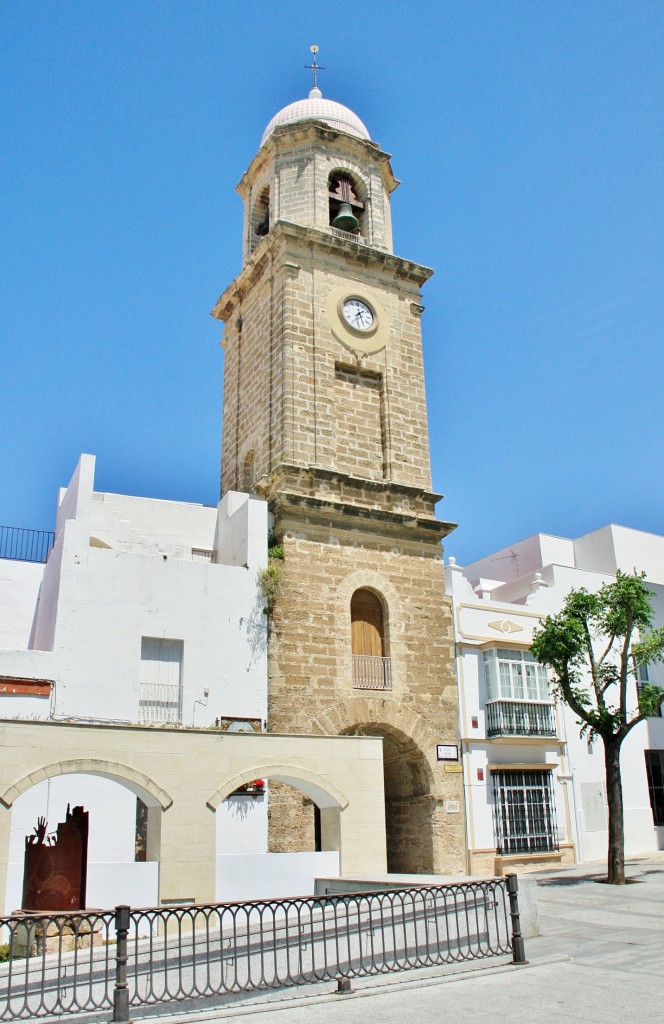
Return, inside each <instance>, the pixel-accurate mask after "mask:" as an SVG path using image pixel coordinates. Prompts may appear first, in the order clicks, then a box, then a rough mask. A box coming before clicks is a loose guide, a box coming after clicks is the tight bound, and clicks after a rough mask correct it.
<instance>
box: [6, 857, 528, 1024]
mask: <svg viewBox="0 0 664 1024" xmlns="http://www.w3.org/2000/svg"><path fill="white" fill-rule="evenodd" d="M517 899H518V898H517V890H516V876H515V875H511V876H508V878H507V879H504V878H502V879H491V880H488V881H482V882H469V883H461V884H458V885H443V886H422V887H414V888H408V889H394V890H390V891H381V892H368V893H360V894H349V895H343V896H321V897H306V898H298V899H280V900H269V901H265V902H261V903H254V902H248V903H236V904H215V905H211V906H178V907H157V908H151V909H144V910H134V909H131V908H130V907H117V908H116V909H115V911H105V912H103V913H96V914H95V913H83V912H82V913H80V914H67V915H57V916H52V915H45V914H22V915H20V916H19V915H16V916H13V917H5V918H0V927H1V928H2V932H3V938H4V942H5V943H6V945H5V946H4V947H3V948H4V949H5V952H6V954H7V957H8V959H7V960H6V962H5V963H0V1020H19V1019H26V1018H29V1017H40V1016H46V1015H51V1014H73V1013H76V1012H84V1011H99V1010H109V1011H110V1010H112V1011H113V1020H114V1021H117V1022H121V1021H128V1020H129V1019H130V1018H129V1011H130V1007H137V1006H142V1005H154V1004H158V1003H166V1002H171V1001H174V1000H183V999H193V998H199V997H205V996H208V997H209V996H217V997H220V996H222V997H223V995H224V994H227V993H238V992H250V991H255V990H260V989H270V988H279V987H285V986H289V985H306V984H309V983H311V982H316V981H325V980H333V979H335V980H337V981H338V982H340V983H342V984H344V982H345V980H347V979H351V978H358V977H362V976H367V975H373V974H384V973H388V972H391V971H404V970H409V969H411V968H415V967H431V966H435V965H439V964H449V963H454V962H457V961H462V960H473V959H478V958H483V957H491V956H499V955H501V954H503V955H507V954H512V958H513V961H514V962H517V963H522V962H525V954H524V950H523V939H522V937H521V931H520V926H519V912H518V902H517Z"/></svg>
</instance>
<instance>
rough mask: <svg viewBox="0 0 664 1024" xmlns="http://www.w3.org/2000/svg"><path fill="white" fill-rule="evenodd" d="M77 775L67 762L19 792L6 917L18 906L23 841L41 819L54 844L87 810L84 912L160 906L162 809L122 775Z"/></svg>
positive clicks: (150, 794) (15, 803)
mask: <svg viewBox="0 0 664 1024" xmlns="http://www.w3.org/2000/svg"><path fill="white" fill-rule="evenodd" d="M51 767H52V768H54V769H55V768H56V767H58V766H51ZM62 767H64V768H65V770H64V771H62ZM72 767H74V770H67V763H66V762H65V764H64V765H63V766H60V768H61V770H60V771H59V772H58V771H56V770H53V771H51V769H50V768H48V769H45V770H46V771H47V772H48V773H49V777H48V778H45V779H42V781H40V782H37V783H36V784H35V785H27V784H26V785H20V789H21V792H20V795H19V796H17V797H16V799H15V800H14V801H13V803H12V805H11V826H10V837H9V852H8V872H7V886H6V890H5V912H6V913H11V912H13V911H15V910H17V909H19V908H20V906H21V902H22V894H23V878H24V858H25V840H26V837H27V836H30V835H32V834H33V833H34V831H35V827H36V826H37V823H38V820H39V819H40V818H43V819H45V821H46V822H47V826H46V834H47V836H51V835H52V834H53V833H55V831H56V829H57V827H58V825H59V824H60V823H61V822H64V821H65V818H66V814H67V807H68V806H69V807H72V808H73V807H77V806H82V807H84V808H85V810H86V811H87V812H88V814H89V834H88V847H87V884H86V900H85V902H86V905H87V906H88V907H112V906H116V905H117V904H118V903H132V902H133V903H134V904H135V905H151V904H156V903H157V902H158V900H159V858H160V848H161V813H162V806H163V801H162V802H160V801H159V799H158V798H157V797H156V795H155V793H153V792H150V790H149V789H148V788H145V787H143V786H141V785H140V784H138V783H137V782H135V781H132V780H130V779H129V778H125V777H123V776H121V775H119V774H117V775H116V774H113V773H112V772H110V771H108V770H100V771H94V770H90V771H87V770H86V771H81V770H78V771H77V770H75V766H72ZM34 774H35V773H34V772H33V775H34ZM26 781H27V780H24V782H26Z"/></svg>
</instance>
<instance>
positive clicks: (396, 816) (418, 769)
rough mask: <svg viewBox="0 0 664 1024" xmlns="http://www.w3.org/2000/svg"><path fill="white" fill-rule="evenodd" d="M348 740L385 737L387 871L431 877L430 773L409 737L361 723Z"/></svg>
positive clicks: (385, 727)
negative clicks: (351, 738) (364, 737)
mask: <svg viewBox="0 0 664 1024" xmlns="http://www.w3.org/2000/svg"><path fill="white" fill-rule="evenodd" d="M343 735H346V736H382V738H383V779H384V785H385V840H386V846H387V870H388V871H389V872H391V873H403V874H414V875H422V874H432V873H433V870H434V864H433V810H434V802H433V797H432V794H431V781H432V779H431V769H430V767H429V764H428V762H427V759H426V757H425V756H424V754H423V753H422V751H421V750H420V748H419V747H418V745H417V744H416V743H415V741H414V740H413V739H411V737H410V736H407V735H406V734H405V733H403V732H401V731H400V730H399V729H395V728H394V727H393V726H390V725H385V724H383V723H376V724H374V723H373V722H371V723H362V724H358V725H355V726H352V727H351V728H349V729H346V730H344V733H343Z"/></svg>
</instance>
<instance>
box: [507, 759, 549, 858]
mask: <svg viewBox="0 0 664 1024" xmlns="http://www.w3.org/2000/svg"><path fill="white" fill-rule="evenodd" d="M492 775H493V798H494V822H495V829H496V848H497V850H498V853H500V854H510V853H546V852H548V851H551V850H557V849H558V841H557V829H556V814H555V805H554V801H553V788H552V785H551V772H550V771H502V770H496V771H493V772H492Z"/></svg>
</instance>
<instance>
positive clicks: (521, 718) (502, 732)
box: [486, 700, 556, 739]
mask: <svg viewBox="0 0 664 1024" xmlns="http://www.w3.org/2000/svg"><path fill="white" fill-rule="evenodd" d="M486 734H487V737H488V738H489V739H492V738H494V737H496V736H555V735H556V719H555V715H554V713H553V705H552V704H535V703H530V702H528V701H515V700H494V701H488V702H487V705H486Z"/></svg>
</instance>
